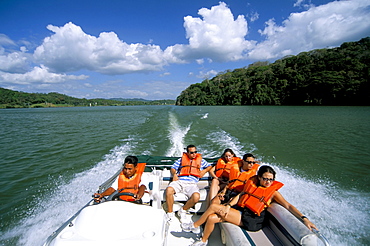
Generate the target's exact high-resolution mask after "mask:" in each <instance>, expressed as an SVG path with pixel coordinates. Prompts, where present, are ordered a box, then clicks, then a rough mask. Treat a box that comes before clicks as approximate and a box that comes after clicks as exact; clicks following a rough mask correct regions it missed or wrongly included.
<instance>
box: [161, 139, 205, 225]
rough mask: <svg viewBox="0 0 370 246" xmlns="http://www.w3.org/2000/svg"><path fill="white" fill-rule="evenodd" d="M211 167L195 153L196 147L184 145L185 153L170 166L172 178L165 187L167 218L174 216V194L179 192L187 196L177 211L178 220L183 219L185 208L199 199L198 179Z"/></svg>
mask: <svg viewBox="0 0 370 246" xmlns="http://www.w3.org/2000/svg"><path fill="white" fill-rule="evenodd" d="M211 168H212V166H211V165H210V164H209V163H208V162H207V161H206V160H204V159H202V155H201V154H199V153H197V148H196V147H195V146H194V145H188V146H187V147H186V153H185V152H184V153H183V155H182V157H181V158H179V159H178V160H177V161H176V162H175V163H174V164H173V165H172V167H171V174H172V177H173V180H172V182H171V183H170V184H169V185H168V187H167V189H166V201H167V207H168V212H167V218H168V219H169V220H171V219H172V218H173V217H174V213H173V204H174V195H175V194H176V193H180V192H181V193H184V194H185V195H186V196H187V198H188V200H187V202H186V203H185V205H184V206H183V207H182V208H181V209H180V210H179V211H178V212H177V215H178V216H179V217H180V220H181V221H184V219H185V217H186V214H187V210H188V209H189V208H191V207H193V206H194V205H195V204H196V203H197V202H198V201H199V199H200V191H199V188H198V182H199V179H200V178H201V177H203V176H204V174H206V173H207V172H208V171H209V170H210V169H211Z"/></svg>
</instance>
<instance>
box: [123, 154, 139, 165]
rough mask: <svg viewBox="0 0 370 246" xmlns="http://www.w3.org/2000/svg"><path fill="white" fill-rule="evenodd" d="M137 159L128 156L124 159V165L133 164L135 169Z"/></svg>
mask: <svg viewBox="0 0 370 246" xmlns="http://www.w3.org/2000/svg"><path fill="white" fill-rule="evenodd" d="M137 162H138V159H137V157H136V156H133V155H129V156H127V157H126V158H125V162H124V164H133V165H134V166H135V167H136V166H137Z"/></svg>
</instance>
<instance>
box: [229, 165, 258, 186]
mask: <svg viewBox="0 0 370 246" xmlns="http://www.w3.org/2000/svg"><path fill="white" fill-rule="evenodd" d="M259 166H260V165H258V164H254V165H253V166H252V168H251V169H250V170H248V171H245V172H240V169H239V168H232V169H231V170H230V181H229V182H230V183H229V185H228V187H227V188H228V189H230V190H232V191H235V192H237V193H240V192H242V190H243V187H244V184H245V183H246V182H247V181H248V180H249V178H250V177H253V176H254V175H256V173H257V170H258V167H259Z"/></svg>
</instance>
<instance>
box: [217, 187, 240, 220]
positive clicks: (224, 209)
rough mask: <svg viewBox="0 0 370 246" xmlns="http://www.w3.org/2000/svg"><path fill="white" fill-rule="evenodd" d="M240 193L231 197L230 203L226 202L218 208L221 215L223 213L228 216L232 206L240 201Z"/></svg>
mask: <svg viewBox="0 0 370 246" xmlns="http://www.w3.org/2000/svg"><path fill="white" fill-rule="evenodd" d="M240 194H241V193H239V194H238V195H236V196H234V197H233V198H231V199H230V201H229V202H228V203H225V204H224V207H221V208H220V210H218V213H219V214H220V215H223V216H225V218H226V217H227V215H228V213H229V211H230V209H231V207H232V206H234V205H236V204H237V203H238V201H239V197H240Z"/></svg>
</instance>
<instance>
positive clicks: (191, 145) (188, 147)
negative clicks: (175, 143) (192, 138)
mask: <svg viewBox="0 0 370 246" xmlns="http://www.w3.org/2000/svg"><path fill="white" fill-rule="evenodd" d="M190 148H197V147H195V145H193V144H189V145H188V146H186V152H189V149H190Z"/></svg>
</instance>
